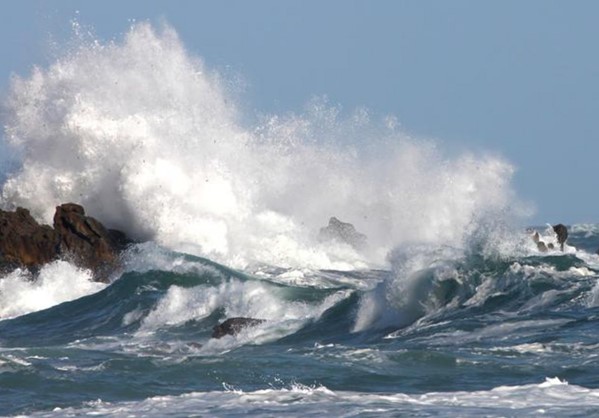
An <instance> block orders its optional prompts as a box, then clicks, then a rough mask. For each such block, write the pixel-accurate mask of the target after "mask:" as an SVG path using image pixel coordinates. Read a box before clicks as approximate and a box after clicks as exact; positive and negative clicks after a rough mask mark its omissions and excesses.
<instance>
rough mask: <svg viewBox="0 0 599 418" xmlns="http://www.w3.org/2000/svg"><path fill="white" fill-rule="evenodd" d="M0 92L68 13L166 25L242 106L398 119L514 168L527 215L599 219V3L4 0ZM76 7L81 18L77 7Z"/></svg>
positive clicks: (87, 19) (46, 51)
mask: <svg viewBox="0 0 599 418" xmlns="http://www.w3.org/2000/svg"><path fill="white" fill-rule="evenodd" d="M2 7H3V11H2V16H1V17H0V52H1V58H0V92H2V94H3V95H4V94H5V92H6V90H7V88H8V82H9V79H10V74H11V73H17V74H27V73H28V71H29V70H30V68H31V66H32V65H34V64H41V65H44V64H45V63H47V62H48V60H50V59H51V57H52V51H51V49H52V47H51V45H52V40H58V41H59V42H58V44H59V45H60V41H61V40H64V39H68V37H69V34H70V23H69V22H70V20H71V19H73V18H77V19H78V20H79V21H80V22H82V23H84V24H86V25H90V26H92V27H93V28H94V30H95V32H96V34H97V35H98V36H99V37H100V38H103V39H112V38H119V37H120V35H121V34H122V33H123V32H125V31H126V30H127V29H128V27H129V25H130V21H131V19H135V20H150V21H152V22H161V21H166V22H167V23H169V24H170V25H171V26H173V27H174V28H175V29H176V30H177V32H178V33H179V35H180V37H181V39H182V40H183V42H184V44H185V45H186V47H187V49H188V50H190V51H191V52H192V53H194V54H197V55H200V56H202V57H203V58H204V60H205V62H206V64H207V65H209V66H211V67H213V68H217V69H220V70H222V71H224V72H225V73H227V72H230V73H231V74H241V75H242V76H243V77H244V79H245V81H246V82H247V86H248V87H247V91H246V93H245V95H244V98H243V100H244V102H245V103H246V106H248V107H250V109H251V110H252V111H258V112H277V113H279V112H288V111H297V110H300V109H301V108H302V106H303V105H304V103H306V102H307V101H308V100H309V99H310V98H311V97H313V96H314V95H327V96H328V98H329V100H330V102H331V103H335V104H337V103H338V104H340V105H341V106H342V107H343V109H346V110H352V109H354V108H356V107H360V106H366V107H368V108H369V109H370V110H371V111H372V112H373V113H375V114H379V115H387V114H392V115H395V116H397V117H398V119H399V121H400V123H401V125H402V127H403V128H404V129H405V130H407V131H408V132H410V133H411V134H413V135H415V136H421V137H426V138H435V139H437V140H439V141H440V142H442V143H443V144H445V146H446V147H447V148H448V149H464V148H465V149H473V150H490V151H491V152H496V153H497V154H500V155H502V156H504V157H505V158H506V159H507V160H509V161H510V162H512V163H513V164H514V165H515V166H516V168H517V173H516V176H515V179H514V184H515V188H516V190H517V191H518V193H519V195H521V196H522V197H524V198H526V199H529V200H531V201H532V202H534V203H535V205H536V207H537V214H536V215H535V216H534V218H533V219H532V220H531V222H533V223H545V222H550V223H557V222H564V223H578V222H599V214H598V211H597V207H598V206H599V193H597V191H596V190H595V186H596V184H597V182H596V180H595V176H596V173H595V170H594V168H595V167H596V161H597V158H598V156H599V141H598V140H597V139H598V138H599V125H598V124H597V117H596V115H597V110H598V109H599V56H598V55H597V46H596V43H597V40H598V39H599V25H597V22H598V21H599V2H594V1H576V2H565V1H550V0H549V1H548V0H537V1H496V2H481V1H474V0H473V1H464V0H459V1H427V0H424V1H423V0H419V1H416V0H414V1H354V0H330V1H324V0H320V1H313V0H303V1H293V2H292V1H281V0H278V1H277V0H268V1H266V0H257V1H227V0H223V1H127V2H121V1H111V0H105V1H102V2H87V1H65V0H63V1H60V2H58V1H55V2H50V1H40V0H37V1H19V2H10V3H9V2H6V3H3V5H2ZM77 12H78V13H77Z"/></svg>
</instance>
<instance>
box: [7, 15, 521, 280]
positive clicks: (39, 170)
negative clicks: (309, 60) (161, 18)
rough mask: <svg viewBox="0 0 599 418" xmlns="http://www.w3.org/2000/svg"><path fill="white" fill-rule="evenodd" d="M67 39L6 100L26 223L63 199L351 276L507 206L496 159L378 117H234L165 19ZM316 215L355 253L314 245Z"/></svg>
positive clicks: (151, 228)
mask: <svg viewBox="0 0 599 418" xmlns="http://www.w3.org/2000/svg"><path fill="white" fill-rule="evenodd" d="M74 45H75V46H72V47H70V48H67V51H66V52H64V54H63V55H61V56H60V57H58V58H57V59H56V60H55V61H54V62H53V63H52V64H51V65H49V66H48V67H47V68H41V67H36V68H34V69H33V71H32V72H31V74H29V75H26V76H22V77H19V76H15V77H14V78H13V80H12V83H11V87H10V93H9V96H8V98H7V100H6V115H7V117H6V121H5V139H6V141H7V142H8V143H9V145H10V146H11V147H13V148H14V149H17V150H18V153H19V155H20V157H19V161H17V162H16V166H17V167H18V168H17V169H14V170H10V172H8V173H4V174H5V176H6V178H7V180H6V182H5V183H4V184H3V186H2V206H3V207H5V208H13V207H15V206H17V205H21V206H25V207H28V208H30V209H31V212H32V214H33V215H34V216H35V217H36V218H37V219H38V220H40V221H43V222H50V221H51V217H52V214H53V211H54V207H55V206H56V205H58V204H60V203H63V202H69V201H73V202H77V203H80V204H82V205H83V206H84V207H85V208H86V209H87V211H88V213H89V214H90V215H92V216H94V217H97V218H98V219H100V220H101V221H103V222H104V223H106V224H107V225H109V226H111V227H115V228H120V229H123V230H125V231H126V232H127V233H128V234H130V235H131V236H133V237H134V238H137V239H142V240H143V239H152V240H155V241H156V242H158V243H159V244H161V245H164V246H166V247H167V248H170V249H175V250H180V251H184V252H188V253H193V254H199V255H203V256H208V257H211V258H213V259H215V260H218V261H220V262H224V263H227V264H229V265H233V266H236V267H245V266H246V265H247V264H248V263H250V262H255V261H259V262H264V263H269V264H274V265H279V266H287V267H293V266H301V267H306V268H337V269H351V268H363V267H367V266H373V265H381V264H383V263H385V257H386V254H387V252H388V251H389V249H391V248H393V247H394V246H397V245H398V244H402V243H406V242H414V241H416V242H426V243H432V244H439V243H447V242H451V243H453V244H455V245H459V244H461V243H462V242H463V241H464V237H465V234H466V235H467V234H469V233H471V232H472V231H473V230H474V229H476V225H477V224H478V223H479V220H480V219H483V218H485V216H486V215H485V214H487V213H492V214H493V216H494V217H496V216H497V215H498V214H501V216H504V215H505V214H506V213H511V212H513V208H514V207H515V206H516V205H515V198H514V193H513V191H512V189H511V186H510V181H511V176H512V174H513V171H514V170H513V167H512V166H511V165H510V164H509V163H507V162H506V161H504V160H503V159H502V158H499V157H496V156H492V155H485V154H472V153H465V154H462V155H458V156H455V157H448V156H446V155H445V153H444V152H443V151H442V150H441V149H440V148H439V146H438V145H437V144H436V143H435V142H433V141H423V140H417V139H414V138H411V137H409V136H408V135H406V134H405V133H402V132H401V131H400V130H399V129H398V128H397V123H396V121H395V120H394V119H393V118H390V117H385V118H383V119H382V120H378V119H377V118H374V117H372V116H371V115H370V114H369V112H368V111H367V110H364V109H358V110H356V111H355V112H349V114H348V112H343V111H342V110H341V109H340V107H338V106H334V105H330V104H328V102H327V101H326V100H324V99H322V98H320V99H318V98H317V99H314V100H312V101H310V102H309V103H308V104H307V105H306V108H305V110H304V111H302V112H299V113H295V114H285V115H268V116H264V117H261V118H257V117H256V118H254V117H253V115H245V114H243V113H242V111H241V110H242V108H241V106H239V105H238V104H237V100H236V95H235V94H233V93H231V92H230V85H231V83H227V82H225V81H224V78H223V77H222V76H220V75H219V74H218V73H217V72H216V71H214V70H211V69H210V68H208V67H207V66H206V65H205V64H204V62H203V61H202V59H201V58H199V57H197V56H195V55H194V54H192V53H190V52H189V51H187V50H186V49H185V47H184V46H183V45H182V43H181V41H180V39H179V38H178V36H177V34H176V32H175V31H174V30H173V29H172V28H170V27H168V26H166V27H162V28H158V29H156V28H154V27H153V26H152V25H150V24H148V23H137V24H134V25H133V26H131V28H130V30H129V31H128V32H127V33H126V34H125V35H124V38H123V39H122V40H116V41H111V42H102V41H100V40H96V39H87V38H85V39H79V40H77V41H76V42H74ZM248 120H256V121H254V122H247V121H248ZM243 121H246V122H243ZM330 216H337V217H338V218H339V219H342V220H343V221H346V222H351V223H353V224H354V225H355V227H356V228H357V230H358V231H360V232H362V233H365V234H366V235H367V236H368V243H369V246H368V248H367V249H366V250H364V251H360V252H359V251H356V250H355V249H353V248H351V247H350V246H348V245H344V244H332V243H320V242H318V240H317V239H316V238H317V235H318V230H319V228H320V227H322V226H324V225H326V223H327V221H328V218H329V217H330Z"/></svg>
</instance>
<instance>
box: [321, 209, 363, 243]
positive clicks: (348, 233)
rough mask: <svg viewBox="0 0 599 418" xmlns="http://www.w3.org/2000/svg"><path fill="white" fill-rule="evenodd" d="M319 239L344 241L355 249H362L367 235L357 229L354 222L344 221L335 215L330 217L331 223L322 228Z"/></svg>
mask: <svg viewBox="0 0 599 418" xmlns="http://www.w3.org/2000/svg"><path fill="white" fill-rule="evenodd" d="M318 239H319V240H320V241H331V240H333V241H340V242H344V243H346V244H349V245H351V246H352V247H354V248H355V249H362V248H364V247H365V246H366V235H364V234H361V233H359V232H358V231H356V228H355V227H354V226H353V225H352V224H350V223H348V222H342V221H340V220H339V219H337V218H335V217H334V216H333V217H332V218H331V219H329V224H328V225H327V226H326V227H325V228H321V229H320V233H319V234H318Z"/></svg>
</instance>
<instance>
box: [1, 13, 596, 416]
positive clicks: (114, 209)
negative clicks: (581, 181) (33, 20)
mask: <svg viewBox="0 0 599 418" xmlns="http://www.w3.org/2000/svg"><path fill="white" fill-rule="evenodd" d="M75 31H76V35H77V36H76V38H77V40H76V42H75V43H74V44H73V45H74V46H71V47H70V48H67V49H66V50H65V51H64V53H62V55H61V56H60V57H58V58H57V59H56V60H55V61H54V63H53V64H52V65H50V66H49V67H47V68H35V69H34V70H33V71H32V72H31V74H29V75H26V76H23V77H18V76H15V77H14V78H13V80H12V83H11V87H10V91H9V96H8V98H7V99H6V101H5V112H4V114H5V116H6V119H5V121H4V124H5V134H4V137H5V139H6V141H7V142H8V145H9V146H10V147H12V150H13V152H14V155H15V156H16V157H15V160H14V161H11V164H8V165H6V166H5V167H4V168H3V173H1V174H2V175H3V176H2V177H3V178H5V179H6V181H5V182H4V184H3V185H2V190H1V199H0V206H2V207H3V208H6V209H12V208H14V207H15V206H24V207H27V208H29V209H31V211H32V214H33V215H34V216H35V217H36V218H37V219H38V220H39V221H41V222H45V223H49V222H51V217H52V214H53V212H54V207H55V206H56V205H58V204H60V203H64V202H76V203H80V204H82V205H83V206H84V207H85V208H86V212H87V213H88V214H89V215H91V216H93V217H95V218H97V219H99V220H101V221H102V223H104V224H105V225H107V226H108V227H112V228H118V229H122V230H124V231H126V232H127V234H128V235H130V236H132V237H135V238H138V239H139V240H140V241H143V242H142V243H139V244H136V245H132V246H131V247H129V248H128V250H127V251H126V252H124V253H123V255H122V261H123V263H122V267H123V269H122V271H121V270H119V271H118V272H117V273H115V277H112V279H113V280H112V281H111V282H110V283H95V282H92V281H91V278H92V272H90V271H87V270H82V269H79V268H76V267H75V266H74V265H72V264H70V263H68V262H67V261H64V260H58V261H55V262H52V263H49V264H47V265H45V266H43V267H42V268H41V269H40V271H39V272H38V273H39V274H37V276H35V279H34V275H33V274H32V273H30V272H27V271H25V270H21V269H17V270H14V271H12V272H8V273H5V272H2V274H3V276H2V277H0V387H1V388H8V390H0V415H3V416H4V415H14V414H21V415H28V416H64V415H65V414H68V415H83V414H95V415H100V416H103V415H105V416H108V415H110V416H113V415H116V416H135V415H144V416H146V415H147V416H163V415H164V414H165V413H167V414H170V415H173V416H189V415H190V414H197V413H199V412H198V411H203V412H202V413H204V414H206V415H216V416H239V415H247V414H257V415H276V416H306V415H315V416H319V415H322V410H327V411H330V413H331V414H332V415H334V416H355V415H356V414H364V416H381V415H414V414H417V415H422V416H439V415H442V416H450V415H455V416H477V417H478V416H512V415H518V416H523V415H532V416H538V415H539V414H547V415H550V416H566V415H575V416H580V415H585V416H593V415H597V412H598V411H599V409H598V408H599V406H598V402H597V399H598V390H597V387H598V386H599V382H598V381H597V379H596V376H597V375H599V370H598V366H597V362H596V361H595V360H596V352H597V348H598V344H597V341H596V337H595V336H596V335H597V332H596V330H597V327H598V323H599V322H598V321H599V319H598V318H599V316H598V315H597V306H598V305H599V302H598V301H599V296H598V295H599V285H598V284H597V282H598V278H599V275H598V273H597V271H598V269H599V256H597V255H596V254H595V251H596V248H597V245H599V233H598V231H599V229H597V228H596V226H595V225H579V226H574V227H572V228H571V229H570V237H569V240H568V245H567V248H566V249H567V251H564V252H561V251H558V250H556V249H554V250H553V251H548V252H547V253H541V252H539V250H538V248H537V247H536V245H535V244H534V242H533V241H532V240H531V239H530V237H528V236H527V235H526V234H525V233H524V231H523V230H517V229H516V228H515V227H514V225H516V224H517V223H518V222H517V221H518V218H520V217H521V215H522V213H523V211H522V209H521V208H522V206H521V203H520V202H519V200H518V198H517V197H516V196H515V194H514V192H513V191H512V188H511V186H510V182H511V176H512V174H513V171H514V170H513V168H512V167H511V165H510V164H508V163H507V162H505V161H504V160H502V159H501V158H499V157H496V156H493V155H488V154H482V153H479V154H473V153H463V154H459V155H455V154H449V155H448V154H447V153H446V152H444V151H443V149H441V147H440V146H439V145H438V144H436V143H435V142H434V141H428V140H420V139H416V138H412V137H410V136H409V135H407V134H405V133H404V132H402V131H401V130H400V129H399V128H398V127H397V125H398V124H397V122H396V120H395V119H394V118H392V117H386V118H383V119H382V120H379V119H376V118H374V117H372V116H371V115H370V114H369V112H368V111H367V110H364V109H357V110H356V111H354V112H349V113H348V112H343V111H342V110H341V108H340V107H339V106H334V105H330V104H329V103H328V102H327V100H326V99H323V98H315V99H313V100H312V101H310V102H309V103H308V104H307V105H306V107H305V109H304V111H302V112H301V113H295V114H294V113H289V114H285V115H270V116H260V117H257V116H254V115H248V114H246V113H244V111H245V110H244V108H243V106H240V105H239V103H238V100H237V94H238V91H236V86H235V85H232V84H230V82H228V81H227V80H226V79H225V78H223V77H222V76H221V75H220V74H219V73H218V72H216V71H214V70H211V69H209V68H208V67H207V66H206V65H204V63H203V62H202V60H201V59H199V58H197V57H194V56H193V55H192V54H190V53H189V52H188V51H186V50H185V48H184V47H183V46H182V44H181V41H180V40H179V39H178V36H177V34H176V33H175V31H174V30H173V29H171V28H169V27H162V28H160V29H155V28H154V27H152V26H151V25H150V24H146V23H142V24H135V25H133V26H132V27H131V28H130V30H129V32H128V33H127V34H126V35H125V36H124V39H123V40H122V41H121V40H118V41H113V42H100V41H97V40H95V39H93V37H90V36H87V35H81V34H82V33H83V32H82V28H81V27H80V26H79V25H78V24H75ZM331 216H335V217H337V218H339V219H341V220H343V221H345V222H350V223H352V224H353V225H354V226H355V228H356V230H357V231H359V232H360V233H363V234H365V235H366V236H367V245H366V247H365V248H359V249H357V248H353V247H351V246H350V245H348V244H343V243H338V242H331V241H328V242H321V241H320V240H319V238H318V233H319V230H320V228H321V227H323V226H325V225H326V224H327V221H328V219H329V218H330V217H331ZM514 220H516V222H514ZM539 233H540V234H541V237H542V239H543V240H544V242H550V241H551V240H552V239H554V238H555V237H553V235H555V234H554V232H553V229H552V228H551V227H549V228H548V229H547V230H546V231H539ZM234 317H242V318H255V319H259V320H261V321H257V322H256V324H255V325H254V326H249V327H247V328H244V329H242V330H241V331H240V332H239V333H238V334H236V335H226V336H224V337H222V338H213V337H212V331H213V327H214V326H215V325H218V324H221V323H222V322H223V321H224V320H225V319H228V318H234ZM566 382H568V383H566Z"/></svg>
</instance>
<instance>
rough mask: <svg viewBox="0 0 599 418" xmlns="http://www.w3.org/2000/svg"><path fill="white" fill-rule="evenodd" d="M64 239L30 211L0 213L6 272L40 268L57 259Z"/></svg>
mask: <svg viewBox="0 0 599 418" xmlns="http://www.w3.org/2000/svg"><path fill="white" fill-rule="evenodd" d="M59 244H60V237H59V236H58V234H57V233H56V231H54V230H53V229H52V228H51V227H49V226H47V225H39V224H38V223H37V222H36V221H35V219H33V217H32V216H31V214H30V213H29V211H28V210H27V209H23V208H17V210H16V211H14V212H5V211H3V210H0V264H1V265H2V267H3V269H8V268H11V269H12V268H16V267H20V266H23V267H36V266H39V265H42V264H45V263H47V262H49V261H52V260H54V259H55V258H56V256H57V252H58V248H59Z"/></svg>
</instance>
